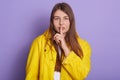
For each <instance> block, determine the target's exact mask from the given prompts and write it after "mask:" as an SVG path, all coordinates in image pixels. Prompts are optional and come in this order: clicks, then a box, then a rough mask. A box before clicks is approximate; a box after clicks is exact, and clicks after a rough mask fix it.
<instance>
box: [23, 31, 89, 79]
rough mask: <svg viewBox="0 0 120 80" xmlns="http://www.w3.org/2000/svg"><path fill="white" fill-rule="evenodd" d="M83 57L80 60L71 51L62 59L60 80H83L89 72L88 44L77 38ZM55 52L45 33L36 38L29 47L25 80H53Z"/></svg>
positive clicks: (48, 36) (47, 34)
mask: <svg viewBox="0 0 120 80" xmlns="http://www.w3.org/2000/svg"><path fill="white" fill-rule="evenodd" d="M78 41H79V43H80V45H81V48H82V50H83V54H84V57H83V59H82V60H81V59H80V57H78V56H77V55H76V54H75V53H74V52H73V51H71V52H70V54H69V55H68V57H66V58H64V60H63V62H62V67H61V75H60V80H84V79H85V78H86V77H87V75H88V73H89V71H90V65H91V64H90V56H91V48H90V46H89V44H88V43H87V42H86V41H85V40H83V39H81V38H78ZM56 55H57V54H56V51H55V49H54V47H53V45H51V44H50V34H49V33H48V31H46V32H45V33H44V34H42V35H41V36H39V37H37V38H36V39H35V40H34V41H33V43H32V46H31V49H30V52H29V56H28V60H27V65H26V78H25V80H54V79H53V78H54V68H55V63H56Z"/></svg>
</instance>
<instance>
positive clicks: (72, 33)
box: [49, 2, 83, 59]
mask: <svg viewBox="0 0 120 80" xmlns="http://www.w3.org/2000/svg"><path fill="white" fill-rule="evenodd" d="M57 10H62V11H63V12H65V13H66V14H67V15H68V16H69V20H70V28H69V31H68V32H67V34H66V37H65V40H66V42H67V43H68V45H69V46H70V48H71V50H73V51H74V52H75V53H76V54H77V55H78V56H79V57H80V58H81V59H82V58H83V52H82V49H81V47H80V45H79V43H78V40H77V37H78V35H77V33H76V29H75V18H74V14H73V11H72V8H71V7H70V6H69V5H68V4H67V3H64V2H63V3H57V4H56V5H55V6H54V7H53V10H52V13H51V17H50V27H49V30H50V33H51V35H52V37H53V36H54V35H55V34H56V31H55V29H54V24H53V18H54V14H55V12H56V11H57ZM51 41H52V43H53V45H54V47H55V49H56V50H57V45H56V43H55V41H54V40H53V38H52V40H51ZM57 52H58V50H57Z"/></svg>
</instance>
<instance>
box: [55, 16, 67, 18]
mask: <svg viewBox="0 0 120 80" xmlns="http://www.w3.org/2000/svg"><path fill="white" fill-rule="evenodd" d="M54 17H60V16H54ZM64 17H68V18H69V16H64Z"/></svg>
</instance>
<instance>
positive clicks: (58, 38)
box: [54, 27, 70, 56]
mask: <svg viewBox="0 0 120 80" xmlns="http://www.w3.org/2000/svg"><path fill="white" fill-rule="evenodd" d="M59 32H60V33H56V34H55V35H54V40H55V41H56V43H57V44H58V45H59V46H60V47H61V48H62V49H63V51H64V53H65V56H67V55H68V54H69V52H70V49H69V48H68V46H67V43H66V41H65V34H64V33H63V30H62V27H60V30H59Z"/></svg>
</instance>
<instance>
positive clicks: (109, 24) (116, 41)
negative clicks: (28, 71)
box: [0, 0, 120, 80]
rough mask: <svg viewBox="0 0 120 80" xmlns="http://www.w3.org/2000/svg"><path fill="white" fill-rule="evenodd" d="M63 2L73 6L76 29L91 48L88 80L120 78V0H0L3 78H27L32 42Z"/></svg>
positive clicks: (0, 72)
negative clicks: (59, 3) (90, 66)
mask: <svg viewBox="0 0 120 80" xmlns="http://www.w3.org/2000/svg"><path fill="white" fill-rule="evenodd" d="M62 1H64V2H67V3H69V4H70V5H71V7H72V9H73V11H74V14H75V18H76V29H77V32H78V33H79V35H80V36H81V37H82V38H84V39H86V40H87V41H88V42H89V43H90V45H91V47H92V57H91V59H92V68H91V72H90V74H89V76H88V77H87V79H86V80H120V0H56V1H55V0H0V80H24V78H25V66H26V61H27V56H28V52H29V48H30V45H31V43H32V41H33V39H34V38H35V37H37V36H38V35H40V34H42V33H43V32H44V31H45V30H46V29H47V28H48V27H49V18H50V13H51V10H52V8H53V6H54V4H56V3H57V2H62Z"/></svg>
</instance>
